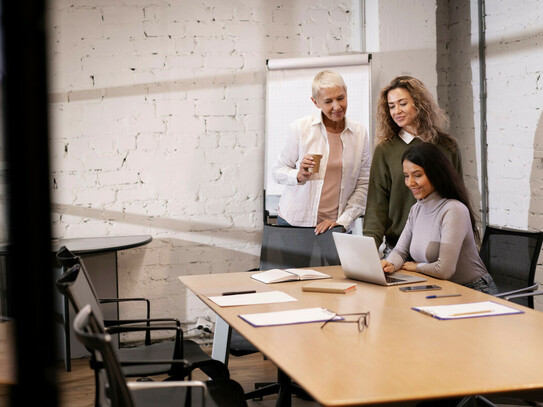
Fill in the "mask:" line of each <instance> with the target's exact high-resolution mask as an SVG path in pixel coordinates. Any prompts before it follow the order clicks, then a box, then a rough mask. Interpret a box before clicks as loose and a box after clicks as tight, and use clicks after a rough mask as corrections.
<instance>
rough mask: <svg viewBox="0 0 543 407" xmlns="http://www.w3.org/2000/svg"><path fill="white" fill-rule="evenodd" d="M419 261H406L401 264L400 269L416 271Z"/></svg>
mask: <svg viewBox="0 0 543 407" xmlns="http://www.w3.org/2000/svg"><path fill="white" fill-rule="evenodd" d="M418 264H419V263H417V262H414V261H406V262H405V263H404V264H403V266H402V269H403V270H406V271H417V266H418Z"/></svg>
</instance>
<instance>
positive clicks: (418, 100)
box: [376, 76, 456, 151]
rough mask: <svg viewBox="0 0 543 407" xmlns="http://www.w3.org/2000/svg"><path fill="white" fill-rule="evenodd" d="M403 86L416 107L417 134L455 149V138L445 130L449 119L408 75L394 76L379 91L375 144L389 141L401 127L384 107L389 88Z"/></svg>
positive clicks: (416, 80)
mask: <svg viewBox="0 0 543 407" xmlns="http://www.w3.org/2000/svg"><path fill="white" fill-rule="evenodd" d="M398 88H402V89H405V90H406V91H407V92H409V94H410V95H411V98H412V99H413V105H414V106H415V109H416V114H415V118H414V120H415V122H414V124H415V126H416V128H417V136H418V137H419V138H420V139H421V140H422V141H425V142H427V143H432V144H437V143H438V142H441V143H443V144H445V145H446V146H447V147H448V148H449V149H451V151H455V150H456V141H455V140H454V139H453V138H452V137H451V136H449V135H448V134H446V133H445V130H446V129H447V127H448V125H449V118H448V117H447V115H446V114H445V112H444V111H443V110H442V109H441V108H440V107H439V106H438V104H437V102H436V100H435V99H434V97H433V96H432V94H431V93H430V91H429V90H428V89H427V88H426V86H424V84H423V83H422V82H421V81H420V80H418V79H416V78H413V77H411V76H398V77H396V78H394V79H393V80H392V82H390V84H389V85H388V86H387V87H385V88H383V90H381V95H380V97H379V101H378V102H377V139H376V143H377V144H381V143H383V142H385V141H387V140H392V139H393V138H394V137H396V136H397V135H398V133H399V132H400V130H401V128H400V126H398V125H397V124H396V122H395V121H394V120H393V119H392V116H391V115H390V112H389V107H388V92H390V91H391V90H393V89H398Z"/></svg>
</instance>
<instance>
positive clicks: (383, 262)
mask: <svg viewBox="0 0 543 407" xmlns="http://www.w3.org/2000/svg"><path fill="white" fill-rule="evenodd" d="M381 267H382V268H383V271H384V272H385V273H393V272H394V264H392V263H390V262H388V261H386V260H381Z"/></svg>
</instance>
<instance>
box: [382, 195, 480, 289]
mask: <svg viewBox="0 0 543 407" xmlns="http://www.w3.org/2000/svg"><path fill="white" fill-rule="evenodd" d="M409 255H411V257H412V258H413V260H414V261H416V262H418V263H419V264H418V266H417V271H418V272H420V273H424V274H427V275H429V276H432V277H436V278H440V279H444V280H451V281H453V282H455V283H458V284H467V283H469V282H471V281H473V280H475V279H477V278H479V277H482V276H484V275H487V274H488V272H487V271H486V268H485V265H484V264H483V262H482V260H481V258H480V257H479V253H478V251H477V245H476V244H475V238H474V236H473V231H472V229H471V222H470V218H469V211H468V208H467V207H466V206H465V205H464V204H463V203H461V202H460V201H457V200H455V199H444V198H441V197H440V196H439V195H438V193H437V192H433V193H431V194H430V195H428V196H427V197H426V198H424V199H421V200H419V201H417V202H416V203H415V204H414V205H413V206H412V207H411V210H410V212H409V217H408V219H407V223H406V224H405V228H404V230H403V232H402V234H401V236H400V238H399V240H398V243H397V244H396V247H395V248H394V250H393V251H392V252H391V253H390V254H389V255H388V257H387V260H388V261H389V262H390V263H392V264H394V269H395V270H399V269H400V268H401V267H402V265H403V263H404V262H405V261H407V260H408V259H409Z"/></svg>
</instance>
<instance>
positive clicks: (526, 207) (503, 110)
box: [438, 0, 543, 309]
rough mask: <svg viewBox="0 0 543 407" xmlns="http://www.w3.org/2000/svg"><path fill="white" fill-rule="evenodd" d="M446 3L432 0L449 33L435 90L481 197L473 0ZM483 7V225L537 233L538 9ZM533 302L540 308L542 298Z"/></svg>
mask: <svg viewBox="0 0 543 407" xmlns="http://www.w3.org/2000/svg"><path fill="white" fill-rule="evenodd" d="M447 3H448V2H444V1H438V5H439V7H441V12H443V13H447V12H448V13H449V14H448V17H445V18H448V19H449V20H448V21H446V25H442V26H441V30H444V31H446V32H447V34H446V35H445V37H446V41H444V42H443V44H442V45H441V46H440V47H439V49H440V52H442V58H443V59H442V61H445V62H442V66H443V68H442V71H440V72H441V73H440V78H441V80H440V82H441V83H443V84H444V85H443V87H442V88H441V89H440V95H442V100H444V101H446V102H447V103H446V105H447V111H448V113H449V115H450V117H451V129H452V130H451V132H452V134H454V135H455V136H456V137H458V138H459V139H460V142H461V145H462V148H463V154H464V157H463V158H464V170H465V172H466V179H467V180H469V181H470V182H468V185H469V186H470V192H471V194H472V198H473V199H474V201H475V202H480V193H479V191H478V189H479V187H480V183H479V185H478V187H477V188H476V187H475V183H474V182H472V181H473V180H475V179H477V178H478V175H477V174H476V173H475V172H474V170H475V166H474V165H473V164H472V163H475V162H477V163H478V164H480V162H479V157H477V155H476V152H477V151H478V148H479V140H478V138H479V137H480V134H479V71H478V66H477V55H478V48H477V47H478V43H477V39H478V32H477V1H476V0H471V1H470V3H469V4H466V3H458V4H457V3H454V4H449V5H450V7H448V5H447ZM439 7H438V12H439ZM485 7H486V16H485V18H486V46H487V47H486V58H487V66H486V72H487V93H488V96H487V126H488V130H487V142H488V188H489V223H490V224H493V225H497V226H506V227H511V228H519V229H529V230H542V229H543V208H542V206H541V204H540V202H542V199H541V198H542V195H543V194H542V193H541V185H542V184H541V180H542V179H543V165H542V163H541V161H542V160H541V159H534V158H533V157H534V150H536V149H539V150H541V146H543V130H542V128H543V127H542V126H543V124H542V109H541V107H542V106H543V92H541V89H540V88H541V73H542V70H543V64H542V61H543V50H542V48H541V41H542V36H541V32H542V28H543V9H541V7H540V4H539V2H538V1H537V0H522V1H515V2H509V1H500V0H486V1H485ZM443 9H446V10H443ZM441 16H442V17H443V15H441ZM470 95H471V97H470ZM538 146H539V147H538ZM466 157H467V158H468V161H469V162H470V165H469V166H466V165H465V164H466ZM542 262H543V256H540V259H539V262H538V263H539V266H538V270H539V271H538V274H537V275H536V280H537V281H539V282H542V283H543V275H541V273H542V272H543V268H542V267H541V264H542ZM536 303H537V307H538V308H539V309H543V300H542V299H541V297H536Z"/></svg>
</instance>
